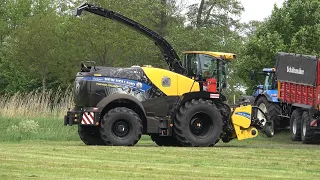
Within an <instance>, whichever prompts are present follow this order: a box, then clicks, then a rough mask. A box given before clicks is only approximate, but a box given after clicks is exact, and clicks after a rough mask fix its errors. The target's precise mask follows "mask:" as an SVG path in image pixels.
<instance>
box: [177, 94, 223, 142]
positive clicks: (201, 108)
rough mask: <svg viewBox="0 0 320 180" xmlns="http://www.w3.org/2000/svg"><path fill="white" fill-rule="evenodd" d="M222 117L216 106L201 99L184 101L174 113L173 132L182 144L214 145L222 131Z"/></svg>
mask: <svg viewBox="0 0 320 180" xmlns="http://www.w3.org/2000/svg"><path fill="white" fill-rule="evenodd" d="M222 125H223V122H222V117H221V114H220V112H219V111H218V110H217V107H216V106H215V105H214V104H211V103H209V102H208V101H205V100H203V99H200V100H195V99H193V100H192V101H188V102H186V103H185V104H184V105H182V106H181V107H180V109H179V111H178V113H177V115H176V119H175V122H174V133H175V137H176V138H177V140H178V141H179V143H180V144H181V145H183V146H193V147H208V146H214V145H215V144H216V143H217V142H218V141H219V139H220V136H221V133H222Z"/></svg>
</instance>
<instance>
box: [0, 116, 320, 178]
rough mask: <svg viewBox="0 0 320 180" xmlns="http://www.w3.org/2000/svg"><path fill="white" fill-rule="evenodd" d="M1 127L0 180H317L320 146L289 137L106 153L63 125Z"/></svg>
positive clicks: (145, 141)
mask: <svg viewBox="0 0 320 180" xmlns="http://www.w3.org/2000/svg"><path fill="white" fill-rule="evenodd" d="M32 121H33V122H32ZM21 122H26V123H24V124H23V123H21ZM36 124H37V125H36ZM0 125H1V129H0V138H1V142H0V179H1V180H2V179H3V180H4V179H10V180H12V179H319V177H320V169H319V165H320V158H319V157H318V154H319V153H320V146H319V145H304V144H301V143H300V142H292V141H291V140H290V139H289V134H288V133H282V134H279V135H277V136H275V137H274V138H265V137H261V136H260V137H258V138H255V139H250V140H244V141H237V140H233V141H232V142H230V143H222V142H219V143H218V144H217V145H216V146H215V147H211V148H184V147H158V146H156V145H155V144H154V143H153V142H152V141H151V140H150V139H149V137H148V136H143V137H142V139H141V140H140V142H139V143H138V144H137V145H136V146H133V147H108V146H86V145H84V144H83V143H82V142H81V141H80V140H79V138H78V136H77V134H76V127H64V126H63V122H62V120H56V119H31V120H30V119H29V120H21V119H6V118H0ZM15 126H16V127H15Z"/></svg>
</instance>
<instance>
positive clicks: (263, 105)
mask: <svg viewBox="0 0 320 180" xmlns="http://www.w3.org/2000/svg"><path fill="white" fill-rule="evenodd" d="M255 105H256V106H258V107H259V108H260V109H261V110H262V111H264V113H266V115H267V116H268V119H269V121H273V123H272V127H270V128H269V129H270V130H272V131H274V134H275V133H277V132H279V131H280V123H281V117H280V116H279V114H280V106H279V105H278V104H275V103H271V102H269V101H268V100H267V99H266V98H265V97H260V98H259V99H258V100H257V101H256V103H255Z"/></svg>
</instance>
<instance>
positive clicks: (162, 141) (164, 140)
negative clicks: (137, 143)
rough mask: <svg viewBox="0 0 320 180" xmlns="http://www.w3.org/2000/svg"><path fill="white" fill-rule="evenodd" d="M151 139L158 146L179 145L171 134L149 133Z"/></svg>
mask: <svg viewBox="0 0 320 180" xmlns="http://www.w3.org/2000/svg"><path fill="white" fill-rule="evenodd" d="M151 139H152V141H153V142H155V143H156V144H157V145H158V146H179V145H180V144H179V142H178V141H177V140H176V139H175V138H174V137H173V136H159V135H158V134H155V135H151Z"/></svg>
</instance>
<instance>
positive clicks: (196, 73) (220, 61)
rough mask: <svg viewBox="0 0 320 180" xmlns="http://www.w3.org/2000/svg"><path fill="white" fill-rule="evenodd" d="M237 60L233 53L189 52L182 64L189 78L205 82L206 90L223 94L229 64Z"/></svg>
mask: <svg viewBox="0 0 320 180" xmlns="http://www.w3.org/2000/svg"><path fill="white" fill-rule="evenodd" d="M235 59H236V55H235V54H232V53H223V52H211V51H187V52H184V57H183V61H182V64H183V67H184V68H186V69H187V72H188V73H187V76H188V77H189V78H193V79H195V80H196V81H199V82H203V86H204V90H207V91H210V92H222V90H223V89H225V88H226V87H227V72H228V62H230V61H231V60H235ZM209 84H211V85H209ZM206 87H208V88H209V89H206Z"/></svg>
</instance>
